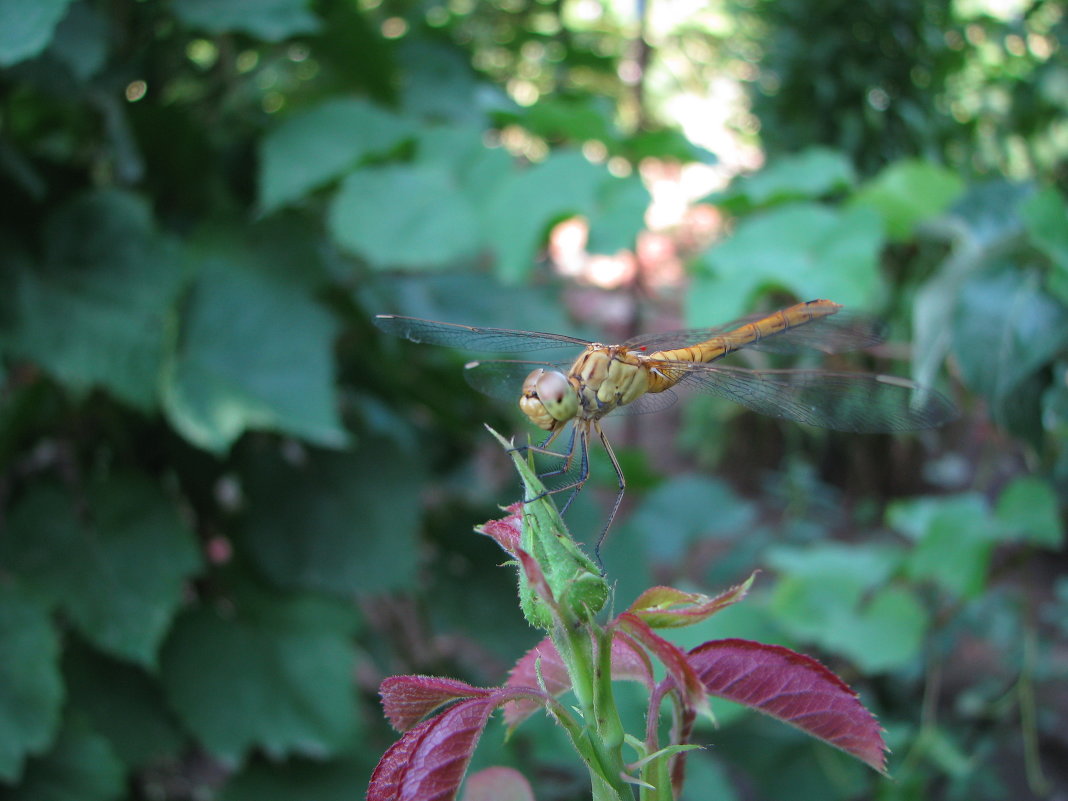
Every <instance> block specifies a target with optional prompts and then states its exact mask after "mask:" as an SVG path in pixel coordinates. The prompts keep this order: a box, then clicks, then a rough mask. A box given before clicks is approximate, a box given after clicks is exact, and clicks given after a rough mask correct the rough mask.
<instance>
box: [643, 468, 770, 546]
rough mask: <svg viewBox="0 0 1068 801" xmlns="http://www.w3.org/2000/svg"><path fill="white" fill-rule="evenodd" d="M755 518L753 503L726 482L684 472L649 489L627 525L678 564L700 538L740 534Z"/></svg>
mask: <svg viewBox="0 0 1068 801" xmlns="http://www.w3.org/2000/svg"><path fill="white" fill-rule="evenodd" d="M628 483H629V480H628ZM754 518H755V513H754V510H753V506H752V504H750V503H748V502H747V501H744V500H743V499H741V498H739V497H737V496H736V495H735V494H734V493H733V492H732V491H731V489H730V487H728V486H727V485H726V484H724V483H723V482H721V481H716V480H715V479H710V478H705V477H703V476H686V475H683V476H676V477H674V478H673V479H672V480H671V481H668V482H665V483H664V484H662V485H661V486H659V487H657V488H656V489H654V490H652V491H651V492H649V493H648V494H647V495H646V496H645V497H644V498H643V499H642V502H641V505H640V506H639V507H638V508H637V509H636V510H635V511H634V514H633V515H632V516H631V518H630V520H629V521H628V522H627V526H628V527H633V528H634V529H635V530H636V531H637V532H639V533H640V534H641V535H642V536H644V538H645V541H646V551H647V553H648V554H649V555H650V556H651V557H653V558H654V559H656V560H657V561H659V562H662V563H665V564H675V563H677V562H678V561H679V560H680V559H682V558H683V556H684V555H685V552H686V549H687V547H689V545H690V544H691V543H693V542H694V541H696V540H697V539H699V538H703V537H707V536H716V537H728V536H731V535H732V534H734V535H740V534H741V533H742V532H743V531H744V530H745V529H746V528H747V527H748V526H749V525H751V524H752V522H753V520H754Z"/></svg>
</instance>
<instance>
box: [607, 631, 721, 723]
mask: <svg viewBox="0 0 1068 801" xmlns="http://www.w3.org/2000/svg"><path fill="white" fill-rule="evenodd" d="M616 622H617V623H618V624H619V625H621V626H622V627H623V628H624V629H625V630H626V632H627V633H628V634H630V635H631V636H633V637H634V638H635V639H636V640H637V641H638V642H640V643H641V644H642V645H644V646H645V647H646V648H648V649H649V650H650V651H652V652H653V654H655V656H656V658H657V659H659V660H660V661H661V662H662V663H663V664H664V667H665V668H666V669H667V672H668V675H669V676H670V677H671V678H672V679H673V680H674V681H675V685H676V686H677V687H679V688H680V689H681V691H682V693H683V699H682V700H683V705H684V706H686V707H689V708H691V709H696V710H697V711H698V712H700V713H708V712H709V711H710V710H709V706H708V698H706V697H705V691H704V687H702V685H701V682H700V680H699V679H698V676H697V674H696V673H695V672H694V669H693V667H691V665H690V662H689V657H688V654H686V652H685V651H683V650H682V649H681V648H679V647H678V646H677V645H675V644H674V643H671V642H668V641H667V640H665V639H664V638H663V637H661V636H660V635H659V634H657V633H656V632H655V631H653V630H652V629H651V628H649V626H648V625H647V624H646V623H645V621H643V620H642V619H641V618H639V617H638V616H636V615H634V614H632V613H631V612H624V613H623V614H622V615H620V616H619V617H618V618H616Z"/></svg>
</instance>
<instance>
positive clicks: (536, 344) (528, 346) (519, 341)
mask: <svg viewBox="0 0 1068 801" xmlns="http://www.w3.org/2000/svg"><path fill="white" fill-rule="evenodd" d="M374 323H375V325H376V326H377V327H378V328H379V329H380V330H382V331H385V332H386V333H387V334H392V335H393V336H397V337H403V338H404V339H410V340H411V341H412V342H422V343H427V344H430V345H445V346H447V347H450V348H465V349H468V350H482V351H492V352H494V353H518V352H521V351H528V350H545V349H546V348H574V347H579V348H584V347H586V345H588V344H589V343H588V342H587V341H586V340H584V339H576V338H575V337H569V336H566V335H564V334H546V333H542V332H540V331H516V330H513V329H510V328H477V327H475V326H471V325H459V324H457V323H441V322H437V321H435V320H421V319H419V318H418V317H400V316H397V315H395V314H379V315H377V316H376V317H375V318H374Z"/></svg>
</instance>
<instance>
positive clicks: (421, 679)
mask: <svg viewBox="0 0 1068 801" xmlns="http://www.w3.org/2000/svg"><path fill="white" fill-rule="evenodd" d="M490 692H491V691H490V690H486V689H483V688H482V687H474V686H472V685H470V684H467V683H466V682H462V681H457V680H456V679H443V678H438V677H437V676H390V677H389V678H388V679H386V680H384V681H383V682H382V684H381V685H380V686H379V688H378V694H379V695H381V696H382V708H383V709H384V710H385V713H386V717H387V718H388V719H389V722H390V723H391V724H393V728H395V729H396V730H397V731H407V730H408V729H410V728H412V726H414V725H415V724H416V723H418V722H419V721H420V720H422V719H423V718H425V717H426V716H427V715H429V714H430V713H431V712H433V711H434V710H435V709H437V708H438V707H439V706H441V705H442V704H447V703H448V702H449V701H455V700H456V699H457V698H474V697H476V696H486V695H489V694H490Z"/></svg>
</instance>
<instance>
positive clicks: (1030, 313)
mask: <svg viewBox="0 0 1068 801" xmlns="http://www.w3.org/2000/svg"><path fill="white" fill-rule="evenodd" d="M1066 344H1068V308H1066V307H1065V306H1063V305H1061V304H1060V303H1058V302H1057V301H1055V300H1054V299H1053V298H1051V297H1050V296H1049V295H1047V294H1046V293H1045V292H1043V291H1042V289H1041V288H1040V285H1039V280H1038V277H1037V276H1036V275H1034V274H1029V273H1024V272H1021V271H1019V270H1014V269H1002V270H999V271H996V272H987V273H983V274H981V275H977V276H974V277H972V278H971V279H970V280H968V281H967V282H966V283H965V284H964V286H963V287H962V289H961V294H960V299H959V301H958V304H957V310H956V314H955V316H954V319H953V351H954V353H955V354H956V356H957V360H958V362H959V364H960V369H961V374H962V375H963V377H964V380H965V382H966V383H967V384H968V385H969V386H970V387H971V388H972V389H974V390H975V391H976V392H979V393H980V394H982V395H983V396H984V397H986V399H987V401H988V402H989V403H990V406H991V411H992V413H993V417H994V420H995V421H996V422H998V423H1000V424H1002V425H1005V424H1006V423H1007V422H1009V418H1010V416H1011V414H1012V412H1013V407H1014V406H1019V404H1020V403H1021V400H1020V398H1018V397H1017V393H1018V391H1021V390H1022V389H1023V385H1024V382H1025V380H1026V379H1028V378H1029V377H1030V376H1032V374H1034V373H1035V372H1036V371H1037V370H1039V369H1040V368H1042V367H1043V366H1044V365H1045V364H1047V363H1048V362H1049V361H1051V360H1052V359H1053V358H1054V357H1055V356H1056V354H1057V353H1058V352H1060V350H1061V349H1062V348H1063V347H1064V346H1065V345H1066ZM1036 403H1037V397H1036ZM1035 413H1036V414H1037V408H1036V412H1035Z"/></svg>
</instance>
